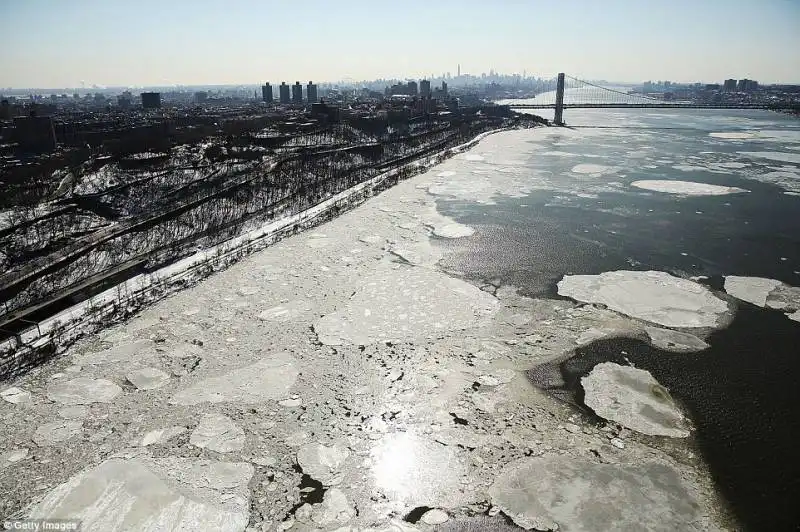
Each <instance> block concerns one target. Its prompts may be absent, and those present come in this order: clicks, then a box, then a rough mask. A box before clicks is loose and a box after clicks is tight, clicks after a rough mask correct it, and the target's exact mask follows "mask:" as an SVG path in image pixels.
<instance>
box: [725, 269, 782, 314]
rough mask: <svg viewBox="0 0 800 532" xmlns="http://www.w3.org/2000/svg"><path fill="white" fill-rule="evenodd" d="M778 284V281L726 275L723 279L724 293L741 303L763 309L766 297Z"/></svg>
mask: <svg viewBox="0 0 800 532" xmlns="http://www.w3.org/2000/svg"><path fill="white" fill-rule="evenodd" d="M780 284H781V282H780V281H776V280H775V279H766V278H764V277H741V276H738V275H728V276H726V277H725V292H727V293H729V294H730V295H732V296H733V297H735V298H737V299H741V300H742V301H747V302H748V303H752V304H753V305H757V306H759V307H765V306H766V305H767V296H769V293H770V292H772V291H773V290H775V288H777V287H778V285H780Z"/></svg>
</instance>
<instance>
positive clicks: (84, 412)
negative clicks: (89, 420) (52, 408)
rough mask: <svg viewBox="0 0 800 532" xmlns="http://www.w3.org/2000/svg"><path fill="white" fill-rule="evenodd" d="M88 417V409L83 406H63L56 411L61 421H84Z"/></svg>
mask: <svg viewBox="0 0 800 532" xmlns="http://www.w3.org/2000/svg"><path fill="white" fill-rule="evenodd" d="M88 415H89V408H88V407H86V406H84V405H74V406H65V407H64V408H61V409H60V410H59V411H58V417H60V418H61V419H84V418H86V417H87V416H88Z"/></svg>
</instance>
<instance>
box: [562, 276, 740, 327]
mask: <svg viewBox="0 0 800 532" xmlns="http://www.w3.org/2000/svg"><path fill="white" fill-rule="evenodd" d="M558 293H559V295H562V296H567V297H571V298H572V299H575V300H577V301H583V302H586V303H602V304H604V305H606V306H607V307H608V308H610V309H612V310H615V311H617V312H620V313H622V314H626V315H628V316H631V317H634V318H638V319H641V320H645V321H649V322H652V323H657V324H659V325H663V326H665V327H718V326H719V325H720V323H721V321H722V319H723V317H724V316H725V315H726V314H727V313H728V305H727V303H726V302H725V301H723V300H721V299H719V298H718V297H716V296H715V295H714V294H712V293H711V291H709V290H708V289H707V288H705V287H704V286H702V285H700V284H698V283H695V282H692V281H688V280H686V279H681V278H679V277H674V276H672V275H670V274H668V273H665V272H659V271H646V272H640V271H624V270H623V271H612V272H604V273H602V274H600V275H566V276H564V278H563V279H562V280H561V281H559V283H558Z"/></svg>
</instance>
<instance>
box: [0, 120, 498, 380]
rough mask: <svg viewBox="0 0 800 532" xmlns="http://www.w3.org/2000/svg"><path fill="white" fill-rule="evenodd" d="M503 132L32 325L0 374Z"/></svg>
mask: <svg viewBox="0 0 800 532" xmlns="http://www.w3.org/2000/svg"><path fill="white" fill-rule="evenodd" d="M504 130H505V128H500V129H496V130H492V131H487V132H484V133H481V134H479V135H477V136H475V137H474V138H473V139H471V140H470V141H468V142H465V143H464V144H461V145H458V146H455V147H453V148H448V149H446V150H442V151H440V152H438V153H435V154H433V155H430V156H427V157H424V158H422V159H419V160H416V161H412V162H410V163H408V164H405V165H403V166H400V167H397V168H393V169H391V170H388V171H386V172H384V173H381V174H379V175H377V176H375V177H373V178H371V179H369V180H367V181H364V182H363V183H359V184H357V185H355V186H353V187H351V188H350V189H348V190H345V191H343V192H340V193H339V194H336V195H334V196H333V197H331V198H328V199H327V200H325V201H323V202H321V203H319V204H317V205H315V206H314V207H312V208H310V209H308V210H306V211H303V212H301V213H297V214H294V215H291V216H289V217H286V218H283V219H280V220H277V221H274V222H271V223H269V224H266V225H262V226H260V227H256V228H254V229H251V230H250V231H247V232H246V233H244V234H243V235H240V236H238V237H235V238H233V239H230V240H227V241H225V242H223V243H221V244H218V245H216V246H213V247H211V248H207V249H202V250H198V252H197V253H195V254H194V255H192V256H190V257H186V258H184V259H181V260H179V261H176V262H175V263H173V264H171V265H169V266H166V267H164V268H161V269H159V270H157V271H155V272H152V273H146V274H140V275H137V276H135V277H133V278H131V279H129V280H127V281H125V282H123V283H120V284H118V285H116V286H113V287H111V288H109V289H107V290H105V291H103V292H101V293H100V294H97V295H95V296H93V297H92V298H90V299H89V300H88V301H85V302H83V303H79V304H77V305H74V306H72V307H70V308H68V309H66V310H64V311H61V312H59V313H58V314H57V315H55V316H52V317H50V318H47V319H45V320H43V321H41V322H39V323H37V324H35V326H32V327H31V328H29V329H28V330H26V331H24V332H22V333H21V334H19V335H18V336H17V337H16V338H10V339H7V340H4V341H2V342H0V375H12V374H14V373H16V372H17V371H18V368H19V369H26V368H27V367H28V365H27V364H26V363H25V362H24V360H25V358H26V357H29V356H30V353H33V352H35V351H37V350H40V349H42V348H44V347H45V346H47V345H48V344H50V343H51V342H53V341H54V339H53V335H54V334H56V333H57V339H55V342H56V345H55V349H56V350H57V351H62V350H63V349H65V348H66V347H68V346H69V345H71V344H72V343H73V342H74V341H75V340H76V339H77V338H80V337H81V336H83V335H84V334H87V333H90V332H95V331H98V330H101V329H102V328H104V327H106V326H108V325H109V324H110V323H114V322H115V321H117V320H119V319H120V318H122V319H125V318H126V317H128V316H129V315H131V314H133V313H135V312H137V311H138V310H140V309H141V308H143V307H145V306H147V305H150V304H152V303H154V302H156V301H158V300H160V299H162V298H164V297H166V296H168V295H170V294H172V293H174V292H176V291H178V290H181V289H183V288H185V287H186V286H190V285H192V284H195V283H197V282H199V281H200V280H202V279H205V278H206V277H207V276H208V275H210V274H211V273H213V272H215V271H219V270H221V269H224V268H227V267H228V266H230V265H231V264H232V263H234V262H236V261H238V260H240V259H241V258H242V257H243V256H244V255H246V254H249V253H253V252H256V251H259V250H261V249H264V248H265V247H267V246H270V245H272V244H274V243H275V242H277V241H278V240H280V239H281V238H284V237H285V236H288V235H290V234H292V233H294V232H296V231H302V230H304V229H307V228H309V227H313V226H315V225H316V224H318V223H321V222H324V221H325V220H326V219H327V218H328V217H329V215H330V213H331V211H333V209H335V208H336V209H338V210H337V213H341V212H346V211H347V210H349V209H351V208H353V207H354V206H357V205H358V204H360V203H361V202H363V201H364V200H365V199H367V198H369V197H370V196H372V195H374V194H375V193H376V189H379V187H380V186H381V185H382V183H384V182H385V181H386V180H387V179H391V178H393V177H395V176H397V175H398V174H400V173H401V172H402V171H403V170H404V169H407V168H417V169H419V171H424V169H426V168H430V167H432V166H435V165H437V164H439V163H440V162H441V161H442V160H444V159H446V158H447V157H450V156H453V155H455V154H458V153H462V152H464V151H467V150H469V149H470V148H471V147H473V146H475V145H476V144H478V143H479V142H480V141H481V140H482V139H484V138H486V137H487V136H489V135H492V134H494V133H497V132H500V131H504ZM87 315H88V316H89V321H88V322H87V320H86V316H87Z"/></svg>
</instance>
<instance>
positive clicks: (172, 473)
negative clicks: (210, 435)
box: [29, 458, 254, 532]
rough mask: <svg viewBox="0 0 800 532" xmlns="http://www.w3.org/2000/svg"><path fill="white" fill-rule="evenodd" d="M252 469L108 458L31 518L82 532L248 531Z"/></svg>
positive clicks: (208, 463) (67, 484) (238, 465)
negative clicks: (75, 523)
mask: <svg viewBox="0 0 800 532" xmlns="http://www.w3.org/2000/svg"><path fill="white" fill-rule="evenodd" d="M253 473H254V469H253V466H251V465H250V464H245V463H233V462H211V461H208V460H190V459H186V458H163V459H148V458H131V459H123V458H111V459H108V460H106V461H105V462H103V463H101V464H100V465H98V466H97V467H94V468H92V469H88V470H86V471H84V472H82V473H79V474H77V475H75V476H74V477H72V478H71V479H69V480H68V481H67V482H65V483H63V484H61V485H60V486H58V487H56V488H55V489H54V490H52V491H51V492H50V493H49V494H47V496H46V497H45V498H44V500H42V501H41V502H40V503H39V504H37V505H36V506H35V507H34V508H33V509H32V511H31V512H30V515H29V517H30V518H31V519H79V520H80V521H81V530H82V531H84V532H108V531H110V530H136V531H141V532H156V531H158V532H162V531H175V532H177V531H180V530H215V531H221V532H239V531H241V530H244V528H245V526H247V521H248V514H249V496H250V494H249V491H248V489H247V483H248V482H249V481H250V478H251V477H252V476H253Z"/></svg>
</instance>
